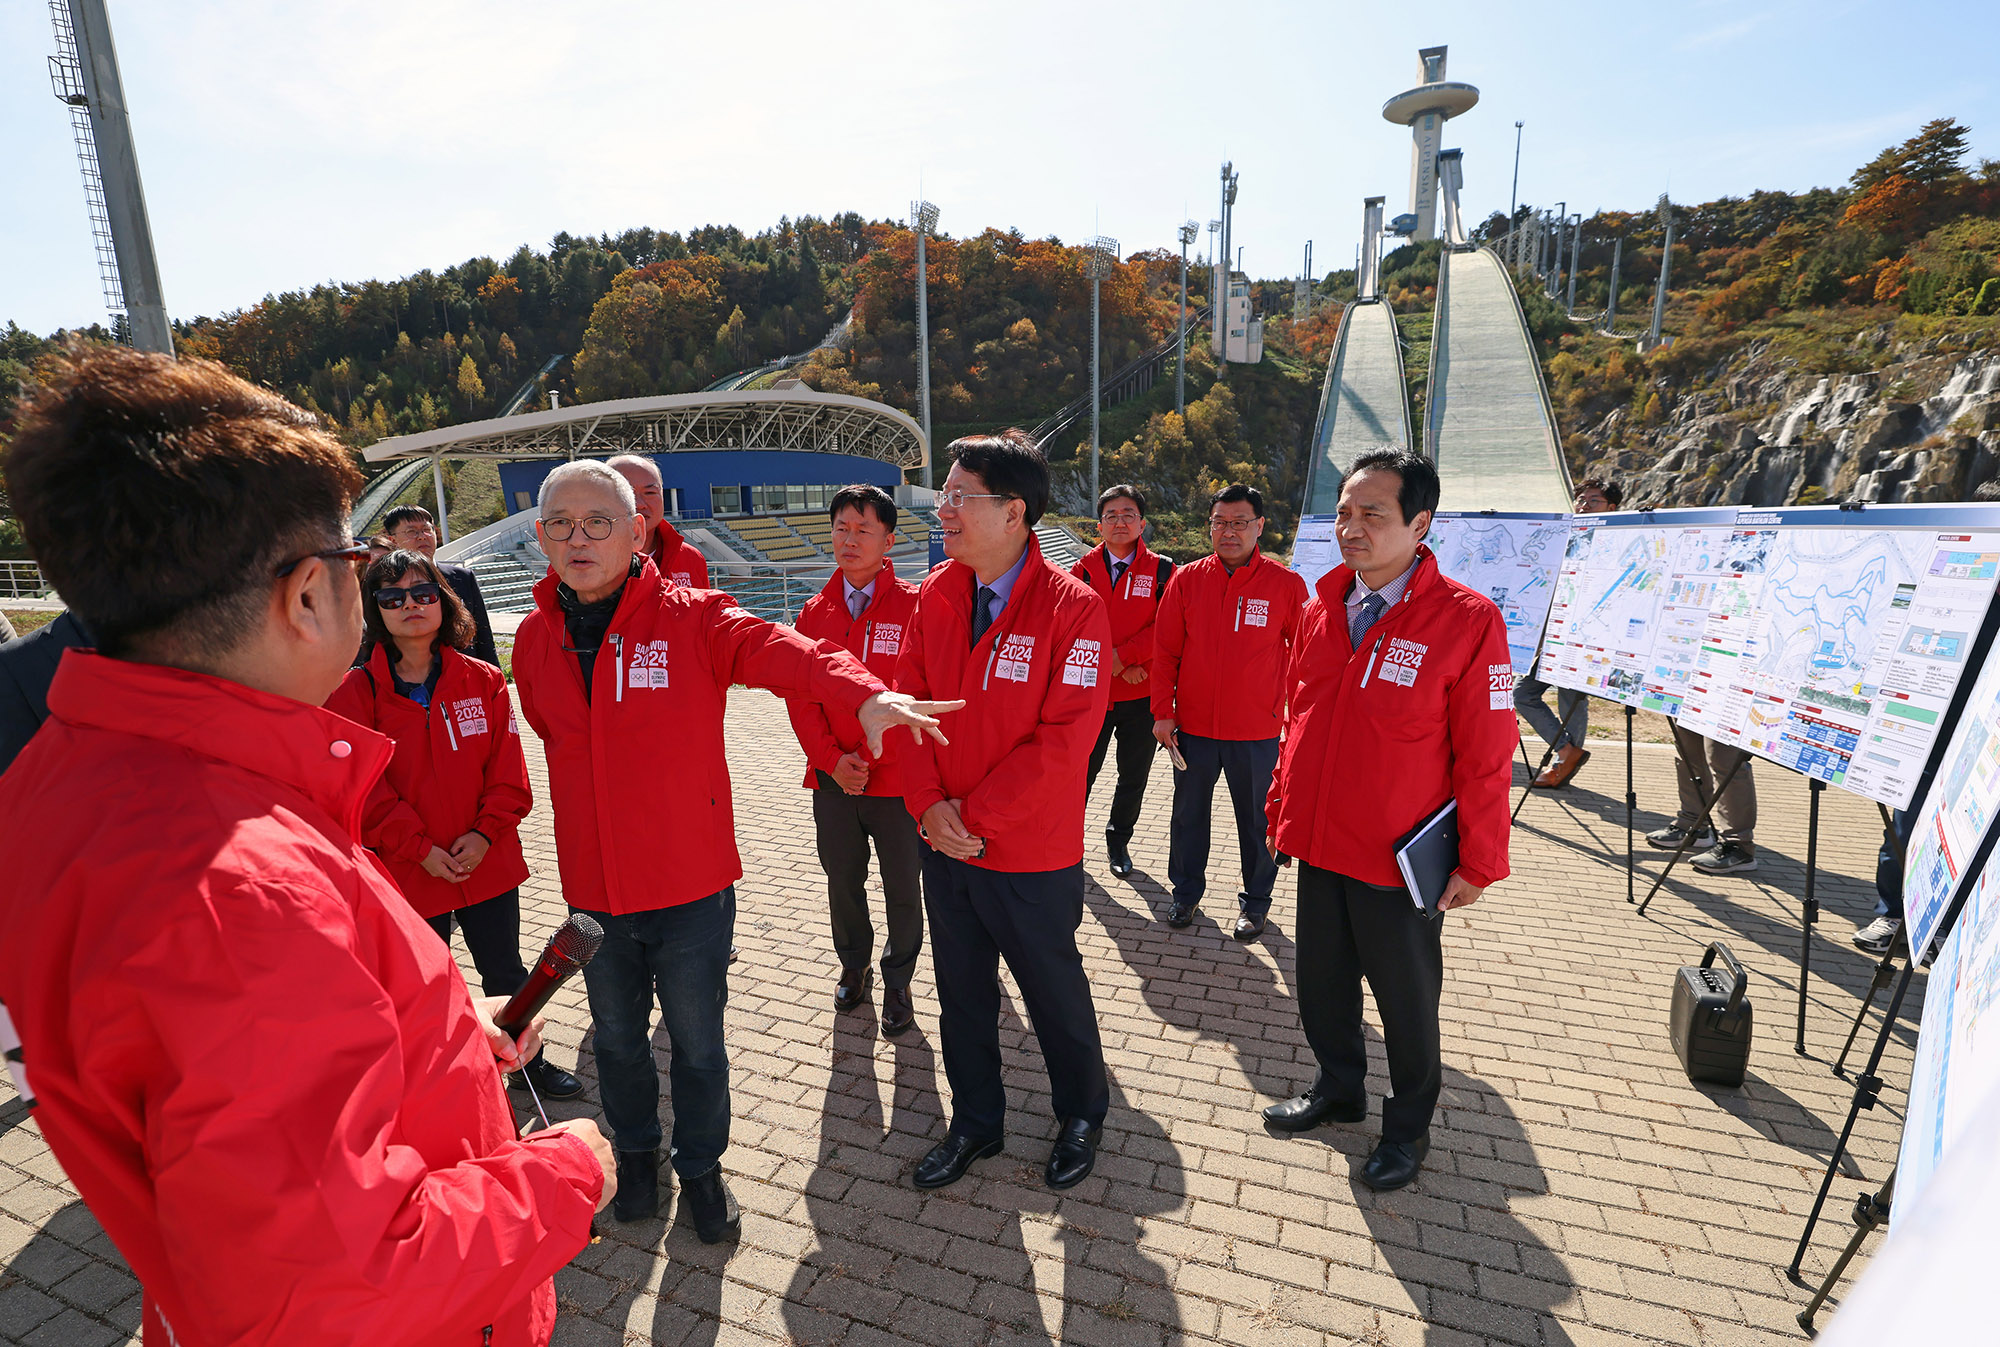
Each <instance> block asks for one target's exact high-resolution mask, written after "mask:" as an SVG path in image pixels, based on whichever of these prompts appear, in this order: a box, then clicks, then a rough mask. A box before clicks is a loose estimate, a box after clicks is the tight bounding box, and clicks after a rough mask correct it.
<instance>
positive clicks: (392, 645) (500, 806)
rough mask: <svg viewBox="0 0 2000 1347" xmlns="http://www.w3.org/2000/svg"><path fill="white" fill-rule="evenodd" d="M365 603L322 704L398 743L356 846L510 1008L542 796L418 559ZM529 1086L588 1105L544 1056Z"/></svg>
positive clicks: (381, 569)
mask: <svg viewBox="0 0 2000 1347" xmlns="http://www.w3.org/2000/svg"><path fill="white" fill-rule="evenodd" d="M361 592H362V594H363V596H364V599H365V602H364V604H363V609H364V622H365V624H366V626H367V631H368V643H369V647H370V649H369V654H368V658H367V660H366V662H365V663H363V664H362V665H361V666H360V667H359V668H357V669H355V670H354V671H353V672H351V673H349V674H348V675H347V679H346V681H345V682H343V683H342V684H341V685H340V688H339V689H338V690H337V691H336V692H335V693H334V694H333V696H332V697H331V698H329V699H328V700H327V703H326V707H327V710H329V711H332V712H335V713H336V714H338V715H343V716H346V717H347V718H348V719H349V720H353V721H356V722H358V723H360V724H362V725H366V726H367V727H369V728H370V729H373V730H378V731H380V732H381V733H383V734H386V735H388V736H389V737H390V738H391V739H393V740H395V741H396V755H395V757H394V758H393V759H392V760H391V761H390V763H389V769H388V771H387V772H385V773H384V774H383V777H382V780H381V782H380V784H378V785H377V787H376V789H375V793H374V795H373V796H371V797H370V799H369V801H368V806H367V809H366V810H365V811H364V815H363V818H362V825H361V840H362V841H363V842H364V843H365V844H366V845H367V846H369V847H370V848H371V849H373V850H374V852H375V854H376V855H378V856H380V857H381V859H382V863H383V864H384V865H385V866H387V867H388V870H389V873H390V874H391V875H392V876H394V878H395V880H396V883H397V884H398V886H400V887H401V889H402V891H403V896H404V897H405V898H406V899H408V900H409V903H410V906H411V907H413V908H415V909H416V911H417V915H418V916H421V917H423V918H424V919H426V920H427V921H429V922H430V924H431V929H432V930H434V931H436V932H437V933H438V935H439V936H440V937H441V938H442V939H443V940H444V941H445V943H446V944H450V943H451V927H452V921H453V919H454V918H456V919H457V922H458V928H459V930H460V931H462V932H464V934H465V946H466V949H467V951H468V952H469V953H470V954H471V955H472V963H473V966H474V967H475V968H477V969H478V970H479V981H480V986H481V989H482V990H483V992H484V994H485V995H487V996H511V995H512V994H513V993H514V992H515V991H516V990H517V989H518V988H519V987H520V985H521V984H522V983H523V982H525V981H526V980H527V977H528V970H527V969H526V968H525V967H524V966H523V965H522V963H521V949H520V942H521V890H520V887H519V886H520V883H521V881H522V880H524V879H526V878H527V877H528V864H527V861H526V859H525V858H524V857H523V856H522V854H521V839H520V835H519V831H518V830H519V827H520V823H521V820H522V819H523V818H525V817H526V816H527V813H528V810H529V809H530V808H532V807H533V805H534V796H533V795H532V794H531V793H530V791H529V789H528V766H527V762H526V760H525V759H524V758H523V757H522V756H521V737H520V732H519V731H518V729H517V728H516V727H515V723H514V710H513V704H512V702H511V701H510V700H509V699H508V696H507V680H506V678H505V677H504V676H503V675H502V674H501V672H500V671H499V670H498V669H496V668H494V667H493V666H492V665H491V664H488V663H486V662H484V661H483V660H477V659H474V658H472V657H471V656H470V655H468V654H466V653H465V647H467V646H468V645H470V644H471V643H472V632H473V627H472V618H471V616H470V615H469V614H468V613H467V612H466V610H465V607H464V605H463V604H462V603H460V601H459V598H458V596H457V595H456V594H454V593H453V592H452V590H451V586H449V585H447V584H445V583H444V577H443V576H442V575H440V574H439V573H438V569H437V566H436V564H435V563H434V562H432V561H431V559H430V558H429V557H427V556H425V555H424V554H423V553H421V552H411V551H394V552H391V553H389V554H388V555H387V556H385V557H382V558H381V559H379V560H377V561H375V562H372V563H371V564H370V565H369V567H368V570H367V573H366V574H365V575H364V576H363V577H362V582H361ZM527 1073H528V1075H529V1076H531V1077H532V1078H533V1081H534V1085H535V1088H536V1090H538V1091H539V1092H540V1093H541V1095H542V1096H543V1097H544V1098H548V1099H568V1098H572V1097H574V1096H575V1095H578V1094H580V1093H582V1091H583V1084H582V1082H580V1081H578V1080H577V1078H576V1077H575V1076H573V1075H571V1074H570V1073H569V1072H567V1071H564V1070H563V1069H562V1068H560V1067H558V1066H556V1065H554V1064H553V1063H551V1062H548V1061H546V1060H545V1059H543V1058H542V1057H541V1056H540V1055H537V1056H536V1058H535V1059H534V1060H533V1061H532V1062H530V1063H528V1067H527ZM510 1083H517V1082H510Z"/></svg>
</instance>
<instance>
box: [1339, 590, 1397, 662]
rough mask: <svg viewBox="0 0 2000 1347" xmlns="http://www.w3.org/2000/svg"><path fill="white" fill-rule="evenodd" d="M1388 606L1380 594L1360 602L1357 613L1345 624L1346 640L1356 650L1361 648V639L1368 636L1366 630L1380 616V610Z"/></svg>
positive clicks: (1372, 595)
mask: <svg viewBox="0 0 2000 1347" xmlns="http://www.w3.org/2000/svg"><path fill="white" fill-rule="evenodd" d="M1388 606H1389V603H1388V600H1386V599H1384V598H1383V597H1382V596H1381V595H1380V594H1370V595H1369V596H1368V597H1366V598H1364V599H1363V600H1361V602H1360V604H1359V605H1358V609H1359V611H1357V612H1356V613H1355V614H1354V616H1353V617H1352V618H1350V619H1348V624H1347V635H1348V639H1349V641H1350V642H1351V643H1352V645H1353V646H1354V648H1355V649H1356V650H1359V649H1360V648H1361V641H1362V638H1363V637H1365V636H1367V635H1368V629H1369V628H1370V627H1372V626H1374V625H1375V619H1376V618H1378V617H1380V616H1382V610H1383V609H1384V608H1387V607H1388Z"/></svg>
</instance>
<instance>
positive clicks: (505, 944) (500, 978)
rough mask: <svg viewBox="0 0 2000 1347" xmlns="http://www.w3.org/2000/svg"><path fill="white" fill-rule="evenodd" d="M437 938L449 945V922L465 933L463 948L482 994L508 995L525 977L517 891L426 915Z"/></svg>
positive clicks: (512, 992) (525, 968) (513, 890)
mask: <svg viewBox="0 0 2000 1347" xmlns="http://www.w3.org/2000/svg"><path fill="white" fill-rule="evenodd" d="M425 920H426V921H428V922H429V923H430V926H431V929H432V930H433V931H436V932H437V933H438V939H440V940H442V941H444V943H445V944H446V945H449V944H451V927H452V923H453V922H454V921H456V922H457V923H458V929H459V930H460V931H461V932H463V933H464V935H465V951H466V953H468V954H470V955H471V956H472V966H473V967H474V968H476V969H478V970H479V991H480V994H481V995H482V996H512V995H513V994H514V993H515V992H517V991H519V990H521V984H522V983H523V982H526V981H527V980H528V968H527V965H526V964H524V963H522V962H521V891H520V890H519V889H509V890H507V892H505V893H499V894H495V895H494V896H493V897H491V898H488V899H487V900H486V901H485V902H483V903H474V904H473V905H472V906H470V907H461V908H458V909H457V910H456V911H452V912H447V913H445V914H444V915H443V916H442V917H426V918H425Z"/></svg>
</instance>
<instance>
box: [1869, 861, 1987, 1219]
mask: <svg viewBox="0 0 2000 1347" xmlns="http://www.w3.org/2000/svg"><path fill="white" fill-rule="evenodd" d="M1911 948H1912V949H1916V948H1918V947H1917V946H1916V945H1914V944H1913V945H1912V946H1911ZM1996 1090H2000V856H1996V857H1995V858H1994V859H1990V860H1988V861H1987V863H1986V865H1985V867H1984V869H1983V870H1982V871H1981V872H1980V875H1979V879H1978V881H1977V882H1976V883H1975V884H1974V885H1973V887H1972V892H1971V893H1970V894H1968V895H1967V897H1966V900H1965V906H1964V908H1963V909H1961V911H1960V912H1959V916H1958V920H1957V921H1956V922H1955V923H1953V925H1952V928H1951V932H1950V934H1949V935H1947V936H1946V937H1945V941H1944V945H1943V947H1942V948H1940V949H1939V951H1938V956H1937V960H1936V961H1935V962H1934V963H1933V964H1932V965H1931V972H1930V980H1929V982H1928V983H1927V984H1926V985H1925V990H1924V1016H1923V1022H1922V1026H1921V1028H1920V1029H1919V1030H1918V1034H1917V1052H1916V1060H1915V1062H1914V1063H1913V1064H1912V1066H1911V1069H1910V1102H1909V1110H1908V1112H1906V1113H1905V1114H1904V1115H1903V1144H1902V1150H1901V1153H1900V1154H1899V1155H1898V1157H1897V1164H1896V1208H1897V1210H1898V1211H1904V1210H1908V1209H1909V1208H1910V1207H1911V1206H1913V1205H1915V1203H1916V1200H1917V1195H1918V1194H1919V1193H1920V1192H1922V1191H1923V1188H1924V1185H1925V1184H1927V1183H1928V1182H1929V1181H1930V1177H1931V1175H1932V1173H1933V1172H1934V1171H1935V1170H1936V1169H1937V1167H1938V1164H1939V1163H1940V1162H1941V1161H1942V1160H1943V1159H1944V1155H1945V1152H1946V1151H1947V1150H1949V1149H1950V1148H1951V1147H1952V1146H1953V1144H1954V1143H1957V1142H1959V1141H1960V1140H1962V1139H1965V1138H1966V1137H1967V1134H1968V1124H1969V1123H1970V1122H1971V1120H1972V1118H1973V1117H1974V1115H1975V1114H1976V1113H1977V1112H1978V1111H1979V1110H1980V1108H1981V1107H1982V1105H1984V1104H1985V1103H1986V1102H1987V1101H1989V1100H1991V1099H1992V1098H1993V1097H1994V1092H1995V1091H1996ZM1976 1144H1980V1145H1991V1144H1992V1138H1991V1137H1990V1136H1987V1137H1979V1138H1976ZM1894 1229H1895V1228H1894V1226H1892V1227H1891V1233H1890V1237H1891V1238H1894Z"/></svg>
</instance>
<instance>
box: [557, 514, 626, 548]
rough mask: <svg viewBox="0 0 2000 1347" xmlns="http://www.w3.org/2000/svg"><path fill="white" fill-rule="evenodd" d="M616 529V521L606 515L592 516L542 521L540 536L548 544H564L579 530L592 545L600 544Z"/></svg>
mask: <svg viewBox="0 0 2000 1347" xmlns="http://www.w3.org/2000/svg"><path fill="white" fill-rule="evenodd" d="M617 527H618V521H617V520H615V519H612V518H610V517H609V516H608V515H601V514H594V515H591V516H589V517H588V518H586V519H544V520H543V521H542V536H543V537H545V538H547V539H548V540H549V541H550V542H557V543H566V542H568V541H569V540H570V537H571V535H573V534H574V533H575V532H576V531H577V530H578V529H579V528H580V529H582V530H583V536H584V537H586V538H588V539H590V540H591V541H592V542H594V543H601V542H603V541H604V540H605V539H606V538H609V537H610V536H611V530H613V529H615V528H617Z"/></svg>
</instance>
